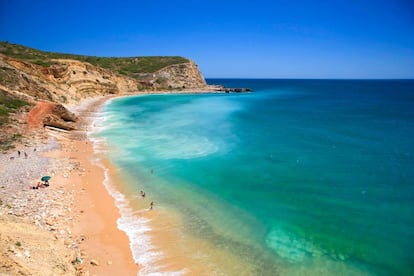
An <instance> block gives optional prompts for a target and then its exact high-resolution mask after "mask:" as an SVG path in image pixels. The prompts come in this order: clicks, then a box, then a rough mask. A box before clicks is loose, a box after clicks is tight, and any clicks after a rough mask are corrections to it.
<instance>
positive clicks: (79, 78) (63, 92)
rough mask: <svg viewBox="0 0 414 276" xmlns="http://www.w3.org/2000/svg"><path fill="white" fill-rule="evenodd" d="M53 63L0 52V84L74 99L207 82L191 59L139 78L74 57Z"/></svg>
mask: <svg viewBox="0 0 414 276" xmlns="http://www.w3.org/2000/svg"><path fill="white" fill-rule="evenodd" d="M53 63H54V64H53V65H50V66H48V67H44V66H40V65H36V64H32V63H29V62H27V61H23V60H19V59H16V58H11V57H9V56H6V55H0V88H2V89H3V90H5V91H9V92H13V93H15V94H20V95H22V96H23V97H25V98H28V99H33V100H35V101H38V100H47V101H52V102H56V103H74V102H78V101H79V100H81V99H84V98H88V97H92V96H99V95H109V94H121V93H134V92H138V91H140V90H145V91H154V90H159V89H174V90H177V89H184V88H190V89H191V88H197V89H201V88H204V87H206V86H207V85H206V82H205V80H204V78H203V76H202V75H201V73H200V71H199V70H198V68H197V65H196V64H195V63H194V62H192V61H189V62H188V63H182V64H175V65H170V66H168V67H165V68H162V69H161V70H159V71H157V72H155V73H152V74H145V76H144V77H143V78H142V79H141V80H140V79H133V78H130V77H126V76H122V75H119V74H117V73H114V72H112V71H109V70H107V69H104V68H101V67H97V66H94V65H91V64H89V63H87V62H81V61H77V60H69V59H54V60H53Z"/></svg>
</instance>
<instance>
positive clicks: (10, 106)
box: [0, 89, 30, 152]
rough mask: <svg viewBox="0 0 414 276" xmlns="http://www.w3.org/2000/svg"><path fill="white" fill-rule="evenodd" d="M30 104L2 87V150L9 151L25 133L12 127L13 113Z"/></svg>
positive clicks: (0, 98) (0, 102) (0, 103)
mask: <svg viewBox="0 0 414 276" xmlns="http://www.w3.org/2000/svg"><path fill="white" fill-rule="evenodd" d="M29 105H30V104H29V103H28V102H26V101H24V100H22V99H19V98H17V97H16V96H13V95H11V94H9V93H7V92H5V91H3V90H1V89H0V151H3V152H4V151H7V150H9V149H12V148H14V147H15V143H16V142H18V141H20V140H21V139H22V138H23V135H22V134H21V133H19V131H18V130H17V129H15V128H10V126H12V125H16V124H11V123H10V121H13V120H14V119H13V115H15V114H16V113H18V112H19V111H20V110H21V109H22V108H25V107H28V106H29Z"/></svg>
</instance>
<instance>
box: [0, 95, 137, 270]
mask: <svg viewBox="0 0 414 276" xmlns="http://www.w3.org/2000/svg"><path fill="white" fill-rule="evenodd" d="M110 98H111V97H98V98H89V99H85V100H84V101H82V102H80V103H79V105H77V106H76V107H73V106H72V107H71V106H69V107H68V109H69V110H71V111H74V112H75V113H76V114H77V115H78V116H79V118H80V121H79V122H78V125H79V130H77V131H72V132H61V131H54V130H50V129H47V128H42V129H36V130H35V131H30V130H28V138H27V139H25V140H24V141H23V142H22V144H21V145H18V147H17V148H16V149H15V150H13V151H10V152H8V153H6V154H2V155H0V173H1V174H2V178H1V179H0V191H1V193H0V253H1V254H0V274H3V273H4V274H6V275H16V274H19V273H23V274H24V275H115V274H116V273H119V274H121V275H137V274H138V270H139V267H138V265H137V264H135V262H134V259H133V257H132V252H131V249H130V243H129V239H128V237H127V236H126V234H125V232H123V231H121V230H120V229H118V227H117V220H118V219H119V218H120V213H119V210H118V208H117V207H116V205H115V200H114V198H112V197H111V195H110V194H109V193H108V191H107V190H106V187H105V186H104V181H105V177H106V175H105V174H106V172H105V170H111V169H112V168H111V167H110V166H109V163H108V164H105V168H104V167H102V166H100V165H99V164H97V163H96V162H95V159H96V153H95V151H94V148H93V143H92V142H91V141H90V140H89V139H88V137H87V131H88V129H89V128H90V126H91V124H92V123H93V120H92V119H91V116H90V115H91V114H92V115H93V114H96V112H98V110H99V109H100V108H101V107H102V105H103V104H104V103H105V102H107V101H108V100H109V99H110ZM74 109H75V110H74ZM20 153H21V154H20ZM43 175H50V176H51V177H52V178H51V180H50V186H48V187H40V188H38V189H31V187H32V186H36V184H37V183H38V182H39V180H40V177H41V176H43ZM29 188H30V189H29Z"/></svg>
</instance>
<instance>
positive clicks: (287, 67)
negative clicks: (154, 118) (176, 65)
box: [0, 0, 414, 78]
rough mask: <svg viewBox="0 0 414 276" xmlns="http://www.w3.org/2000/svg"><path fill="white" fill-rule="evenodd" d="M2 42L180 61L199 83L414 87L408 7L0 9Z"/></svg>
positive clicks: (60, 4) (371, 0) (284, 1)
mask: <svg viewBox="0 0 414 276" xmlns="http://www.w3.org/2000/svg"><path fill="white" fill-rule="evenodd" d="M0 40H2V41H4V40H7V41H9V42H13V43H18V44H23V45H26V46H30V47H33V48H38V49H41V50H46V51H55V52H67V53H76V54H85V55H96V56H143V55H180V56H185V57H188V58H191V59H193V60H194V61H195V62H196V63H197V64H198V65H199V67H200V69H201V71H202V73H203V74H204V76H205V77H239V78H246V77H250V78H414V1H412V0H388V1H386V0H331V1H322V0H320V1H316V0H315V1H312V0H297V1H294V0H274V1H264V0H250V1H244V0H240V1H226V0H222V1H216V0H209V1H207V0H200V1H190V0H187V1H173V0H171V1H162V0H160V1H154V0H137V1H121V0H119V1H103V0H101V1H88V0H83V1H78V0H73V1H57V0H54V1H46V0H45V1H36V0H33V1H30V0H27V1H22V0H13V1H8V0H0Z"/></svg>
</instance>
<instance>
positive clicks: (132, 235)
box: [94, 159, 186, 276]
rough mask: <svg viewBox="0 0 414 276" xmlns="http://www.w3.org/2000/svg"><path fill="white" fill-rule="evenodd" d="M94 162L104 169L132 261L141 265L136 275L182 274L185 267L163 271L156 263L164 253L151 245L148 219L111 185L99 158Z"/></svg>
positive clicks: (107, 188) (105, 180) (108, 189)
mask: <svg viewBox="0 0 414 276" xmlns="http://www.w3.org/2000/svg"><path fill="white" fill-rule="evenodd" d="M94 162H95V164H96V165H98V166H100V167H101V168H103V169H104V176H105V179H104V181H103V184H104V186H105V188H106V190H107V191H108V193H109V194H110V195H111V196H112V197H113V198H114V200H115V205H116V207H117V208H118V210H119V212H120V215H121V216H120V218H118V220H117V226H118V228H119V229H120V230H122V231H124V232H125V233H126V235H127V236H128V239H129V243H130V249H131V252H132V256H133V258H134V261H135V263H137V264H139V265H140V267H141V269H140V271H139V272H138V275H146V276H147V275H177V276H178V275H184V274H185V273H186V269H182V270H179V271H165V269H164V268H163V267H162V266H160V265H156V263H157V262H158V261H160V260H162V258H163V256H164V254H163V252H162V251H161V250H159V249H158V248H156V247H155V246H154V245H153V243H152V241H151V237H150V236H149V235H148V233H149V232H150V231H151V230H152V229H151V227H150V225H149V222H150V220H148V219H146V218H143V217H140V216H138V215H137V212H136V211H134V210H133V209H132V208H131V207H130V205H129V202H128V200H127V198H126V197H125V196H124V195H123V194H122V193H120V192H119V191H117V190H116V189H115V188H114V187H113V186H112V185H111V182H110V178H109V175H108V169H107V168H106V167H104V166H103V165H102V163H100V160H99V159H95V160H94ZM139 212H140V211H139ZM139 212H138V213H139Z"/></svg>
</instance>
